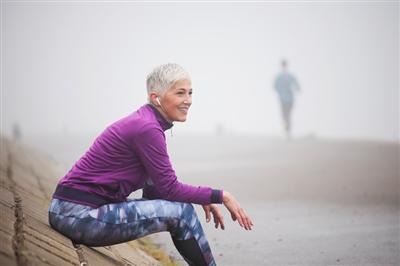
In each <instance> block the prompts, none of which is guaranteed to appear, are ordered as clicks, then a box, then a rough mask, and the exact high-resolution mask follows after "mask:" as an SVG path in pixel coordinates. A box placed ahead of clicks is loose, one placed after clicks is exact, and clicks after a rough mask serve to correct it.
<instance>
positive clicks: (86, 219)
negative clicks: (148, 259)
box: [50, 199, 201, 246]
mask: <svg viewBox="0 0 400 266" xmlns="http://www.w3.org/2000/svg"><path fill="white" fill-rule="evenodd" d="M63 204H64V205H65V204H66V203H65V202H63ZM67 204H68V203H67ZM70 204H74V203H70ZM75 209H76V207H75ZM68 215H70V214H68ZM50 224H51V225H52V227H53V228H55V229H56V230H57V231H59V232H61V233H62V234H64V235H66V236H67V237H69V238H70V239H72V240H73V241H75V242H77V243H82V244H86V245H89V246H104V245H113V244H118V243H122V242H126V241H130V240H134V239H137V238H139V237H142V236H145V235H149V234H152V233H157V232H161V231H170V232H171V234H172V235H173V236H174V235H175V236H176V237H177V238H179V239H187V238H189V237H191V236H193V234H194V231H195V230H192V228H190V225H191V224H193V225H197V224H199V222H198V219H197V216H196V214H195V212H194V209H193V206H192V205H191V204H187V203H179V202H170V201H166V200H142V199H141V200H130V201H127V202H122V203H115V204H107V205H103V206H101V207H99V208H96V209H91V210H88V211H87V213H86V215H84V214H80V216H79V217H71V216H66V215H65V214H63V213H62V211H61V212H59V213H52V212H50ZM200 230H201V228H200Z"/></svg>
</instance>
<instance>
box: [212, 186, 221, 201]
mask: <svg viewBox="0 0 400 266" xmlns="http://www.w3.org/2000/svg"><path fill="white" fill-rule="evenodd" d="M211 203H222V190H220V189H213V190H212V191H211Z"/></svg>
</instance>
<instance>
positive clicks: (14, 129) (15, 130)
mask: <svg viewBox="0 0 400 266" xmlns="http://www.w3.org/2000/svg"><path fill="white" fill-rule="evenodd" d="M12 135H13V139H14V140H17V141H18V140H20V139H21V135H22V134H21V128H20V126H19V125H18V124H17V123H15V124H13V127H12Z"/></svg>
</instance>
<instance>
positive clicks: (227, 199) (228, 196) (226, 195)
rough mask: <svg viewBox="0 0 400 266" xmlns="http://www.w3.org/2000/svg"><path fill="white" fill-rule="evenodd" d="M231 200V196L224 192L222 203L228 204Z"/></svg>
mask: <svg viewBox="0 0 400 266" xmlns="http://www.w3.org/2000/svg"><path fill="white" fill-rule="evenodd" d="M230 198H231V194H230V193H229V192H228V191H226V190H224V191H222V203H224V204H226V203H227V202H228V201H229V200H230Z"/></svg>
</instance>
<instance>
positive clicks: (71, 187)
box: [49, 64, 253, 265]
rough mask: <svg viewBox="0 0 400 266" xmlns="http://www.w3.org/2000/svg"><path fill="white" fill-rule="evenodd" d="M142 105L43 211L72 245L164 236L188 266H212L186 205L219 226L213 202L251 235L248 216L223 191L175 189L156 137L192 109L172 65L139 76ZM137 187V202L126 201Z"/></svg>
mask: <svg viewBox="0 0 400 266" xmlns="http://www.w3.org/2000/svg"><path fill="white" fill-rule="evenodd" d="M147 92H148V101H149V103H148V104H146V105H144V106H142V107H141V108H139V109H138V110H137V111H135V112H133V113H132V114H130V115H128V116H127V117H124V118H122V119H120V120H118V121H117V122H115V123H113V124H112V125H110V126H109V127H107V128H106V129H105V130H104V131H103V132H102V133H101V134H100V136H98V137H97V139H96V140H95V142H94V143H93V144H92V146H91V147H90V148H89V150H88V151H87V152H86V154H85V155H84V156H82V157H81V158H80V160H79V161H77V162H76V163H75V165H74V166H73V167H72V169H71V170H70V171H69V172H68V173H67V174H66V175H65V176H64V177H63V178H62V179H61V180H60V181H59V183H58V186H57V188H56V191H55V192H54V194H53V199H52V202H51V205H50V209H49V222H50V225H51V226H52V228H54V229H55V230H57V231H58V232H60V233H61V234H63V235H65V236H67V237H68V238H70V239H71V240H72V241H73V242H74V243H77V244H85V245H87V246H108V245H113V244H118V243H122V242H126V241H130V240H133V239H137V238H139V237H143V236H145V235H148V234H152V233H156V232H160V231H169V232H170V234H171V236H172V239H173V242H174V244H175V247H176V248H177V249H178V251H179V253H180V254H181V255H182V256H183V258H184V259H185V260H186V262H187V263H188V264H190V265H215V261H214V258H213V256H212V253H211V250H210V246H209V244H208V242H207V239H206V237H205V235H204V232H203V229H202V227H201V225H200V222H199V219H198V217H197V215H196V213H195V210H194V208H193V206H192V205H191V203H196V204H201V205H202V206H203V209H204V211H205V214H206V220H207V222H209V221H210V218H211V215H212V216H213V218H214V223H215V227H216V228H218V227H220V228H221V229H224V228H225V225H224V220H223V217H222V215H221V212H220V210H219V209H218V207H217V205H216V204H221V203H223V204H224V206H225V207H226V208H227V209H228V210H229V212H230V214H231V216H232V219H233V220H237V221H238V222H239V224H240V226H242V227H243V228H244V229H246V230H251V227H252V225H253V223H252V221H251V219H250V217H249V216H248V215H247V214H246V213H245V212H244V210H243V209H242V208H240V206H239V204H238V202H237V201H236V200H235V198H234V197H233V196H232V195H231V194H230V193H229V192H227V191H222V190H218V189H212V188H210V187H197V186H191V185H187V184H183V183H180V182H179V181H178V179H177V177H176V175H175V172H174V170H173V168H172V165H171V163H170V160H169V156H168V153H167V147H166V142H165V135H164V131H165V130H167V129H169V128H171V127H172V125H173V124H172V122H174V121H179V122H184V121H185V120H186V116H187V113H188V110H189V107H190V105H191V104H192V87H191V79H190V76H189V74H188V73H187V72H186V71H185V70H184V69H183V68H182V67H180V66H179V65H177V64H166V65H161V66H159V67H157V68H155V69H154V70H153V71H152V73H150V74H149V76H148V77H147ZM138 189H143V198H142V199H136V200H132V199H127V197H128V196H129V194H130V193H131V192H133V191H135V190H138Z"/></svg>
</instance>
